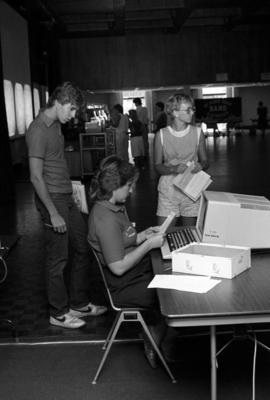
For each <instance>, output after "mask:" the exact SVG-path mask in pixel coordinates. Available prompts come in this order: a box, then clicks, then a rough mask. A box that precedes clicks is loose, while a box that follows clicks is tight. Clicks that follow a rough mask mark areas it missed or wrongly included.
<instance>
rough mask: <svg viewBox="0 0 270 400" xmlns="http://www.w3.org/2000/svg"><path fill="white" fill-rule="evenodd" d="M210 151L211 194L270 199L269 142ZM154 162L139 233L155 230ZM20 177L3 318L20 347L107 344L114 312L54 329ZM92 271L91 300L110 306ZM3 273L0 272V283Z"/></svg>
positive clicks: (27, 188)
mask: <svg viewBox="0 0 270 400" xmlns="http://www.w3.org/2000/svg"><path fill="white" fill-rule="evenodd" d="M269 134H270V133H268V135H269ZM151 144H152V138H151V135H150V145H151ZM207 146H208V152H209V158H210V168H209V171H208V172H209V173H210V174H211V175H212V177H213V184H212V186H211V187H210V188H209V189H210V190H220V191H229V192H237V193H250V194H257V195H265V196H266V197H268V198H270V165H269V162H268V154H269V153H270V152H269V147H270V136H267V135H266V136H265V137H263V136H261V135H260V134H257V135H256V136H249V135H242V136H232V137H218V138H213V137H209V138H208V139H207ZM150 148H151V149H152V147H151V146H150ZM152 162H153V161H152V151H151V154H150V162H149V166H148V168H147V169H146V170H144V171H142V173H141V176H140V179H139V181H138V183H137V187H136V190H135V191H134V193H133V194H132V196H131V198H130V199H129V201H128V203H127V208H128V211H129V215H130V219H131V220H132V221H135V222H136V225H137V228H138V230H140V229H143V228H145V227H147V226H150V225H154V224H155V208H156V185H157V176H156V174H155V172H154V169H153V165H152ZM15 173H16V193H17V196H16V199H17V200H16V204H10V205H6V206H1V208H0V235H1V234H9V235H14V234H18V235H19V236H20V238H19V240H18V241H17V243H16V244H15V245H14V247H13V248H12V249H11V251H10V253H9V255H8V257H7V259H6V262H7V265H8V275H7V279H6V280H5V281H4V282H3V283H2V284H1V285H0V317H1V318H8V319H11V320H13V321H14V323H15V324H16V326H17V330H18V335H19V340H20V341H59V340H69V339H70V340H100V339H104V337H105V335H106V333H107V330H108V328H109V326H110V322H111V320H112V317H113V314H112V313H111V312H109V313H108V314H107V315H105V316H102V317H99V318H94V319H93V318H92V319H91V318H88V321H87V322H88V323H87V326H86V327H84V328H82V329H79V330H67V329H61V328H57V327H52V326H49V324H48V308H47V300H46V291H45V284H44V274H43V260H44V249H43V234H42V229H41V224H40V220H39V216H38V213H37V211H36V209H35V206H34V203H33V191H32V187H31V184H30V183H29V179H28V173H27V171H25V170H22V169H18V170H16V171H15ZM90 265H91V268H92V281H91V284H90V286H91V287H90V292H91V294H92V299H93V301H94V302H101V303H106V298H105V295H104V291H103V287H102V285H101V282H100V279H99V275H98V273H97V270H96V266H95V264H94V262H93V260H90ZM2 273H3V272H2V266H0V280H1V276H2ZM126 334H129V332H128V331H125V330H124V334H123V336H125V335H126ZM0 339H1V341H2V342H5V341H12V336H11V331H10V329H9V328H8V327H7V326H6V325H5V324H1V325H0Z"/></svg>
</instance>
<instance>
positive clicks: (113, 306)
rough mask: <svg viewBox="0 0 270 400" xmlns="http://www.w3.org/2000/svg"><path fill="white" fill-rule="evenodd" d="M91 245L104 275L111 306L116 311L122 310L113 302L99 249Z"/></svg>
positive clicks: (103, 278)
mask: <svg viewBox="0 0 270 400" xmlns="http://www.w3.org/2000/svg"><path fill="white" fill-rule="evenodd" d="M90 247H91V250H92V252H93V254H94V256H95V259H96V261H97V264H98V268H99V270H100V273H101V276H102V280H103V283H104V285H105V289H106V292H107V295H108V297H109V300H110V303H111V307H112V308H113V309H114V310H115V311H121V310H122V308H119V307H116V306H115V305H114V302H113V299H112V295H111V292H110V289H109V285H108V282H107V278H106V276H105V273H104V270H103V266H102V263H101V261H100V258H99V256H98V253H97V251H96V250H95V249H94V248H93V247H92V246H90Z"/></svg>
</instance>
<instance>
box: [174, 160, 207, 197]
mask: <svg viewBox="0 0 270 400" xmlns="http://www.w3.org/2000/svg"><path fill="white" fill-rule="evenodd" d="M193 168H194V164H193V163H190V165H189V166H188V167H187V169H186V170H185V172H184V173H183V174H178V175H177V176H176V177H175V178H174V179H173V184H174V186H176V187H177V188H178V189H180V190H181V191H182V192H183V193H185V194H186V195H187V196H188V197H189V198H190V199H192V200H193V201H196V200H198V198H199V197H200V195H201V193H202V192H203V191H204V190H206V188H207V187H208V186H209V185H210V184H211V183H212V179H211V176H210V175H209V174H207V173H206V172H205V171H202V170H201V171H199V172H197V173H195V174H194V173H192V172H191V171H192V170H193Z"/></svg>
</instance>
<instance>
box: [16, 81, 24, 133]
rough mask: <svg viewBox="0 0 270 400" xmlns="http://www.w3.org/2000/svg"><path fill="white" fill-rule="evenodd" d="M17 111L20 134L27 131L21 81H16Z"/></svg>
mask: <svg viewBox="0 0 270 400" xmlns="http://www.w3.org/2000/svg"><path fill="white" fill-rule="evenodd" d="M15 112H16V122H17V131H18V133H19V135H23V134H24V133H25V111H24V91H23V87H22V84H21V83H18V82H16V83H15Z"/></svg>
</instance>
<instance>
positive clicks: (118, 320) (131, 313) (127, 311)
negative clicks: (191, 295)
mask: <svg viewBox="0 0 270 400" xmlns="http://www.w3.org/2000/svg"><path fill="white" fill-rule="evenodd" d="M91 249H92V252H93V254H94V256H95V259H96V261H97V264H98V267H99V270H100V273H101V276H102V279H103V282H104V285H105V288H106V292H107V295H108V297H109V300H110V304H111V307H112V309H113V310H115V311H116V317H115V319H114V321H113V324H112V327H111V329H110V332H109V334H108V336H107V338H106V340H105V343H104V345H103V347H102V349H103V350H105V352H104V354H103V357H102V360H101V362H100V364H99V367H98V369H97V372H96V375H95V377H94V379H93V381H92V384H96V383H97V380H98V377H99V375H100V372H101V370H102V368H103V365H104V363H105V361H106V358H107V356H108V354H109V351H110V349H111V346H112V344H113V342H114V339H115V337H116V334H117V332H118V330H119V328H120V326H121V324H122V322H138V323H140V324H141V326H142V327H143V330H144V332H145V334H146V335H147V337H148V339H149V341H150V343H151V344H152V346H153V348H154V350H155V351H156V353H157V354H158V356H159V358H160V361H161V362H162V364H163V366H164V368H165V369H166V371H167V373H168V374H169V376H170V378H171V380H172V382H173V383H175V382H176V379H175V378H174V376H173V374H172V373H171V370H170V369H169V367H168V365H167V363H166V361H165V359H164V357H163V355H162V354H161V352H160V350H159V348H158V346H157V345H156V343H155V341H154V339H153V337H152V335H151V333H150V331H149V329H148V327H147V325H146V323H145V321H144V319H143V317H142V314H141V311H143V310H144V309H143V308H139V307H138V308H130V307H116V306H115V305H114V302H113V299H112V296H111V293H110V289H109V286H108V282H107V279H106V276H105V274H104V271H103V267H102V264H101V261H100V259H99V256H98V254H97V252H96V251H95V249H93V248H91Z"/></svg>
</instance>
